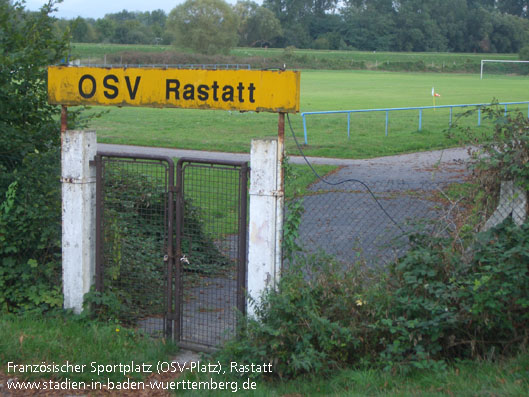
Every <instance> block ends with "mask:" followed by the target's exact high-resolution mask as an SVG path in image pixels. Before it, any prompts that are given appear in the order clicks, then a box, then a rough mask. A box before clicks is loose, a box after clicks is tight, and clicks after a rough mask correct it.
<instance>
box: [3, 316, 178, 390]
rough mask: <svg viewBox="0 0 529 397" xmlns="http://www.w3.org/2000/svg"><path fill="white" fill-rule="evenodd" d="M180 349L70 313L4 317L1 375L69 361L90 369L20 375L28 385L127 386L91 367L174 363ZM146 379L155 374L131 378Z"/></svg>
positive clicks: (118, 375) (113, 375) (117, 374)
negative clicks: (48, 381) (13, 368)
mask: <svg viewBox="0 0 529 397" xmlns="http://www.w3.org/2000/svg"><path fill="white" fill-rule="evenodd" d="M177 350H178V349H177V347H176V345H174V344H173V343H171V342H168V341H165V340H163V339H157V340H153V339H151V338H149V337H147V336H143V335H141V334H139V333H137V332H135V331H133V330H130V329H126V328H122V327H121V326H120V325H119V324H112V323H108V324H105V323H99V322H93V321H88V320H82V319H80V318H78V317H75V316H73V315H69V314H59V315H47V316H45V315H25V316H14V315H3V316H2V317H0V362H1V366H0V370H1V371H2V372H3V373H5V374H8V375H9V373H8V362H12V363H15V364H41V363H42V362H45V363H47V364H52V363H56V364H64V363H66V362H67V361H68V362H70V363H72V364H80V365H83V364H84V365H86V367H85V369H84V371H83V372H56V373H52V374H45V375H46V376H43V374H41V373H25V374H20V373H19V374H17V377H19V378H24V379H26V380H34V379H42V378H52V379H56V380H60V379H65V378H69V379H70V380H72V381H84V382H91V381H92V380H96V381H103V382H106V380H107V378H108V379H110V380H111V381H122V380H123V379H124V378H125V377H124V376H123V374H121V373H120V372H107V371H103V372H102V373H100V374H97V372H95V373H94V372H92V371H91V365H90V363H94V362H95V363H97V364H101V365H108V364H120V363H123V364H125V363H131V362H132V361H134V362H137V363H156V362H158V361H168V360H170V358H171V355H174V354H175V353H176V352H177ZM97 364H96V365H97ZM96 368H97V366H96ZM11 375H12V374H11ZM146 375H149V374H138V373H131V374H130V376H131V378H133V379H138V378H143V377H145V376H146Z"/></svg>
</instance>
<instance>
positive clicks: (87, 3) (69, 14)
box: [26, 0, 231, 19]
mask: <svg viewBox="0 0 529 397" xmlns="http://www.w3.org/2000/svg"><path fill="white" fill-rule="evenodd" d="M183 1H184V0H64V1H63V2H62V3H60V4H58V6H57V7H58V9H59V10H58V11H57V12H55V13H54V14H53V15H54V16H55V17H57V18H66V19H73V18H77V17H78V16H81V17H83V18H103V17H104V16H105V14H109V13H115V12H119V11H122V10H127V11H154V10H159V9H162V10H164V11H165V12H166V13H167V14H168V13H169V12H170V11H171V10H172V9H173V8H175V7H176V6H177V5H178V4H180V3H182V2H183ZM46 2H47V1H46V0H26V9H28V10H31V11H36V10H38V9H39V8H40V7H42V5H43V4H45V3H46ZM230 3H231V2H230Z"/></svg>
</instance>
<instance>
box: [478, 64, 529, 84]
mask: <svg viewBox="0 0 529 397" xmlns="http://www.w3.org/2000/svg"><path fill="white" fill-rule="evenodd" d="M485 62H489V63H499V64H501V63H503V64H528V63H529V61H506V60H499V59H482V60H481V74H480V79H481V80H483V66H484V65H485ZM495 71H496V72H498V71H499V70H497V68H495ZM500 72H501V73H514V74H527V73H528V72H529V65H527V68H519V67H517V68H510V69H507V70H505V68H502V70H501V71H500Z"/></svg>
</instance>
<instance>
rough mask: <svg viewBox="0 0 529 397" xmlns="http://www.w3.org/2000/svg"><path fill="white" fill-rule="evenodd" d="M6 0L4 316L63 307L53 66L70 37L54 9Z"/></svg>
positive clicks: (0, 113) (0, 55)
mask: <svg viewBox="0 0 529 397" xmlns="http://www.w3.org/2000/svg"><path fill="white" fill-rule="evenodd" d="M57 3H58V1H55V0H49V1H48V2H47V3H46V4H45V5H44V6H43V7H42V9H41V10H40V11H39V12H32V13H29V12H27V11H26V10H25V9H24V6H23V4H20V3H12V2H10V1H6V0H0V32H1V33H0V131H1V134H0V313H1V312H6V311H7V312H16V311H21V310H29V309H34V308H39V309H41V310H45V309H47V308H50V307H53V306H59V305H60V304H61V302H62V298H61V288H60V280H61V262H60V252H61V250H60V232H61V202H60V184H59V176H60V172H59V170H60V166H59V164H60V163H59V158H60V152H59V142H60V132H59V125H58V122H57V115H58V111H59V110H58V108H57V107H54V106H50V105H49V104H48V102H47V73H46V66H48V65H51V64H54V63H57V62H58V61H59V60H60V59H62V58H64V57H65V55H66V53H67V49H68V34H67V33H66V34H64V35H63V36H61V37H57V36H56V26H55V24H54V18H51V17H50V16H49V14H50V13H51V12H52V11H53V10H54V7H55V5H56V4H57Z"/></svg>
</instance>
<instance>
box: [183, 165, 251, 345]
mask: <svg viewBox="0 0 529 397" xmlns="http://www.w3.org/2000/svg"><path fill="white" fill-rule="evenodd" d="M177 186H179V190H178V195H177V201H178V202H177V207H176V208H177V219H178V221H177V223H176V227H175V228H176V235H177V236H178V238H177V252H178V256H179V257H180V259H179V262H180V271H179V273H178V276H177V279H178V280H176V282H177V284H178V287H177V290H178V291H179V294H180V300H179V301H180V306H179V307H178V308H177V309H176V311H177V312H179V318H180V319H181V321H180V324H179V338H180V341H181V344H183V345H187V346H194V345H199V346H205V347H213V346H217V345H219V344H220V343H222V342H223V341H224V340H226V339H227V338H230V337H232V336H233V334H234V332H235V329H236V324H237V310H236V309H238V311H239V312H242V313H244V312H245V308H246V305H245V292H244V290H245V286H246V256H247V247H246V245H247V234H246V233H247V232H246V230H247V227H246V219H247V200H248V199H247V192H248V166H247V163H245V162H230V161H226V162H210V161H202V160H197V159H180V161H179V162H178V166H177Z"/></svg>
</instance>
